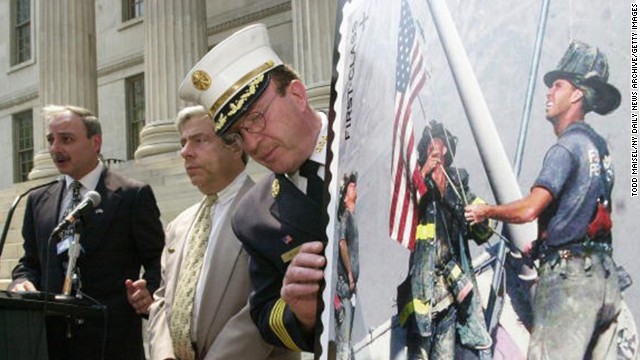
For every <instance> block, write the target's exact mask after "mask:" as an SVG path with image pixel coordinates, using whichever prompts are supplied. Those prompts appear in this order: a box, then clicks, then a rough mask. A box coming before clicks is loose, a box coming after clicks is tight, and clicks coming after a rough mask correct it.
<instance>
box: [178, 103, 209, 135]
mask: <svg viewBox="0 0 640 360" xmlns="http://www.w3.org/2000/svg"><path fill="white" fill-rule="evenodd" d="M203 116H209V113H208V112H207V109H205V108H204V106H201V105H196V106H188V107H186V108H184V109H182V110H180V112H179V113H178V116H176V121H175V125H176V128H177V129H178V132H179V133H182V131H181V130H180V129H181V128H182V125H184V123H185V122H187V120H189V119H192V118H201V117H203Z"/></svg>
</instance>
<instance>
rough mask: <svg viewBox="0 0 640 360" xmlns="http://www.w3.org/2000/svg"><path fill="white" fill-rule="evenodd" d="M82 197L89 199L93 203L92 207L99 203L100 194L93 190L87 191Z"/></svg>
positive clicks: (100, 199)
mask: <svg viewBox="0 0 640 360" xmlns="http://www.w3.org/2000/svg"><path fill="white" fill-rule="evenodd" d="M84 197H85V198H88V199H90V200H91V202H92V203H93V207H96V206H98V205H99V204H100V201H102V196H100V194H99V193H98V192H97V191H94V190H91V191H89V192H88V193H87V195H85V196H84Z"/></svg>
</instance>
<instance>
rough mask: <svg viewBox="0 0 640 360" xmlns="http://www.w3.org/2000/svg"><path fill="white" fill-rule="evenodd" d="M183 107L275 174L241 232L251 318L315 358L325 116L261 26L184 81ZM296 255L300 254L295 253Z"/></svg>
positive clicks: (245, 203)
mask: <svg viewBox="0 0 640 360" xmlns="http://www.w3.org/2000/svg"><path fill="white" fill-rule="evenodd" d="M179 95H180V97H181V98H182V99H183V100H187V101H195V102H198V103H200V104H202V105H203V106H205V107H206V108H207V109H209V114H210V115H211V117H212V118H213V120H214V123H215V130H216V133H217V134H218V135H219V136H221V137H222V139H223V141H225V143H226V144H228V146H229V147H233V148H235V149H238V150H239V151H240V150H242V151H244V152H246V153H247V154H249V156H251V157H252V158H253V159H254V160H255V161H257V162H258V163H260V164H262V165H264V166H265V167H267V168H268V169H269V170H271V171H272V172H273V173H271V174H269V175H267V176H265V177H263V178H262V179H261V180H260V182H258V183H257V184H256V186H255V187H254V188H253V189H251V191H250V192H249V193H248V194H247V195H246V196H245V197H243V199H242V200H241V201H240V203H239V204H238V210H237V211H236V213H235V215H234V216H233V220H232V225H233V230H234V232H235V234H236V235H237V236H238V238H239V239H240V241H242V243H243V245H244V247H245V249H246V251H247V252H248V253H249V255H250V257H251V265H250V269H249V271H250V274H251V280H252V285H253V288H254V292H253V293H252V296H251V316H252V318H253V320H254V322H255V323H256V325H257V326H258V328H259V329H260V331H261V334H262V337H263V338H264V339H265V340H266V341H267V342H269V343H270V344H273V345H276V346H279V347H282V348H287V349H291V350H294V351H298V352H300V351H308V352H311V351H314V342H315V338H316V335H319V332H316V331H315V327H316V315H317V298H318V294H319V291H320V285H321V282H322V280H323V274H324V273H323V267H324V265H325V259H324V256H322V255H321V252H322V250H323V243H322V242H321V240H324V241H326V233H325V221H326V219H325V216H326V211H323V209H324V208H323V195H324V193H323V192H324V186H323V180H322V176H323V175H324V169H325V167H324V164H325V154H326V151H325V148H326V144H327V124H328V119H327V116H326V114H324V113H320V112H316V111H315V110H314V109H313V108H312V107H311V105H310V102H309V98H308V96H307V91H306V88H305V86H304V84H303V83H302V81H301V80H300V77H299V76H298V75H297V74H296V72H295V71H293V69H292V68H291V67H289V66H287V65H284V64H283V63H282V60H281V59H280V58H279V57H278V55H277V54H276V53H275V51H274V50H273V49H272V48H271V46H270V42H269V37H268V32H267V28H266V26H265V25H263V24H254V25H250V26H247V27H246V28H244V29H241V30H239V31H237V32H236V33H234V34H233V35H231V36H230V37H228V38H226V39H225V40H223V41H222V42H220V43H219V44H218V45H216V46H215V47H214V48H213V49H211V50H210V51H209V52H208V53H207V54H206V55H205V56H204V57H203V58H202V59H201V60H200V61H199V62H198V63H197V64H196V65H195V66H194V67H193V68H192V69H191V71H190V72H189V74H188V75H187V77H186V78H185V79H184V80H183V82H182V85H181V87H180V92H179ZM296 254H297V255H296Z"/></svg>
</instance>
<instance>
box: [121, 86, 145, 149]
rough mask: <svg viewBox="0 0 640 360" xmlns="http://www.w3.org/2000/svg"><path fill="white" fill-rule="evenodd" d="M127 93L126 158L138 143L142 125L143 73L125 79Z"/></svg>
mask: <svg viewBox="0 0 640 360" xmlns="http://www.w3.org/2000/svg"><path fill="white" fill-rule="evenodd" d="M125 86H126V94H127V104H126V106H127V159H133V154H134V153H135V151H136V149H137V148H138V145H140V131H142V128H143V127H144V75H143V74H140V75H136V76H132V77H130V78H127V80H126V85H125Z"/></svg>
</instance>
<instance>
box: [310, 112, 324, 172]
mask: <svg viewBox="0 0 640 360" xmlns="http://www.w3.org/2000/svg"><path fill="white" fill-rule="evenodd" d="M316 114H318V116H320V121H321V122H322V128H321V129H320V133H318V138H317V139H316V145H315V146H314V148H313V152H312V153H311V156H310V157H309V160H311V161H315V162H317V163H318V164H320V165H323V166H324V165H325V162H326V158H327V156H326V154H327V131H328V128H329V120H328V119H327V114H325V113H323V112H317V113H316Z"/></svg>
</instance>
